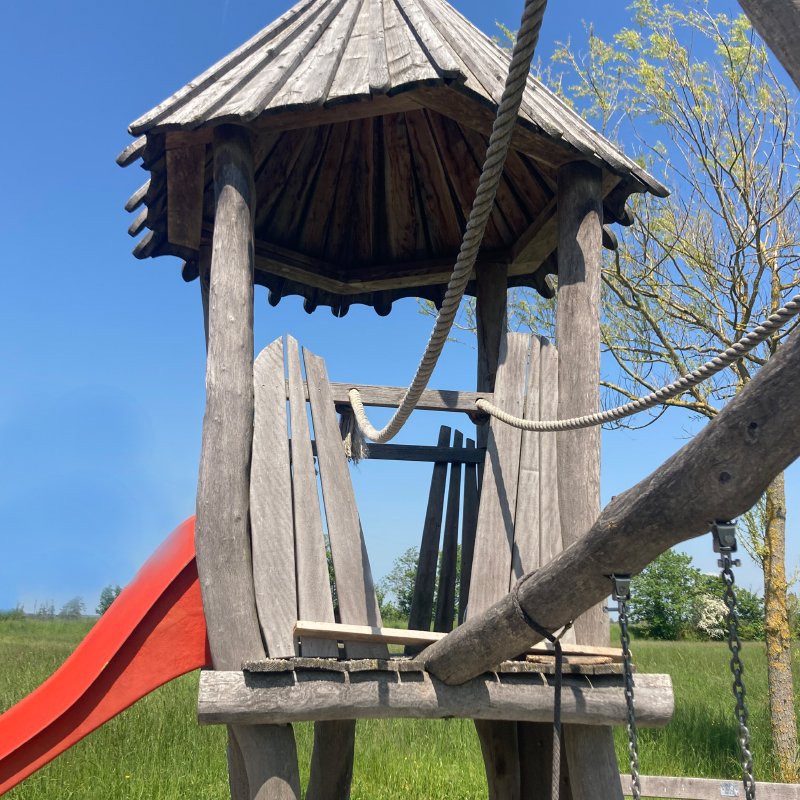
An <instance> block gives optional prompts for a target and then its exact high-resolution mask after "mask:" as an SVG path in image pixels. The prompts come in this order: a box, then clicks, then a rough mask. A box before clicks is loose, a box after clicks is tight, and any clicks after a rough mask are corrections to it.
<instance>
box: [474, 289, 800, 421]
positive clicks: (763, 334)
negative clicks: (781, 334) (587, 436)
mask: <svg viewBox="0 0 800 800" xmlns="http://www.w3.org/2000/svg"><path fill="white" fill-rule="evenodd" d="M798 313H800V294H798V295H795V296H794V297H793V298H792V299H791V300H790V301H789V302H788V303H787V304H786V305H785V306H783V307H782V308H779V309H778V310H777V311H776V312H775V313H774V314H772V316H770V317H769V318H768V319H766V320H765V321H764V322H762V323H761V324H760V325H759V326H758V327H756V328H754V329H753V330H752V331H750V333H748V334H747V336H745V337H744V338H742V339H740V340H739V341H738V342H736V344H733V345H731V346H730V347H729V348H728V349H727V350H723V351H722V352H721V353H720V354H719V355H717V356H715V357H714V358H712V359H711V360H710V361H706V363H705V364H703V366H702V367H698V368H697V369H696V370H694V371H693V372H690V373H689V374H688V375H684V376H683V377H682V378H679V379H678V380H677V381H673V382H672V383H670V384H668V385H667V386H662V387H661V388H660V389H657V390H656V391H655V392H652V393H651V394H648V395H647V396H646V397H639V398H637V399H636V400H633V401H631V402H630V403H626V404H625V405H624V406H619V407H618V408H612V409H609V410H608V411H600V412H598V413H597V414H588V415H587V416H585V417H574V418H573V419H562V420H548V421H534V420H529V419H520V418H519V417H515V416H512V415H511V414H507V413H506V412H505V411H503V410H501V409H499V408H497V406H494V405H492V404H491V403H490V402H489V401H488V400H477V401H476V402H475V405H476V406H477V407H478V408H479V409H480V410H481V411H483V412H484V413H486V414H491V416H493V417H495V419H499V420H500V422H505V423H506V424H507V425H511V426H512V427H513V428H520V429H522V430H523V431H538V432H540V433H551V432H554V431H574V430H578V429H580V428H591V427H593V426H594V425H603V424H604V423H606V422H614V421H616V420H618V419H623V418H624V417H630V416H631V415H633V414H638V413H639V412H640V411H645V410H647V409H648V408H652V407H653V406H657V405H661V404H662V403H665V402H666V401H667V400H669V399H670V398H672V397H679V396H680V395H682V394H684V393H685V392H686V390H687V389H690V388H691V387H692V386H697V384H698V383H702V382H703V381H705V380H708V379H709V378H710V377H712V376H713V375H716V374H717V373H718V372H721V371H722V370H723V369H725V368H726V367H729V366H730V365H731V364H733V363H734V362H735V361H738V360H739V359H740V358H741V357H742V356H743V355H744V354H745V353H748V352H749V351H750V350H752V349H753V348H754V347H756V346H757V345H759V344H761V342H763V341H764V340H765V339H766V338H767V337H768V336H770V334H772V333H773V332H774V331H776V330H778V329H779V328H782V327H783V326H784V325H785V324H786V323H787V322H788V321H789V320H790V319H791V318H792V317H794V316H796V315H797V314H798Z"/></svg>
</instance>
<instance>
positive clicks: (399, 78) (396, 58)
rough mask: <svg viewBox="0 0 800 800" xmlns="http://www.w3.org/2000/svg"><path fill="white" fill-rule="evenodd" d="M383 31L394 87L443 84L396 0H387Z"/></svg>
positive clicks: (390, 76)
mask: <svg viewBox="0 0 800 800" xmlns="http://www.w3.org/2000/svg"><path fill="white" fill-rule="evenodd" d="M383 32H384V43H385V46H386V64H387V66H388V68H389V84H390V87H391V88H394V87H396V86H402V85H408V84H411V85H412V86H413V85H421V84H424V83H441V78H440V77H439V74H438V73H437V72H436V70H435V69H434V67H433V65H432V64H431V62H430V60H429V59H428V56H427V54H426V53H425V51H424V50H423V49H422V48H421V47H420V45H419V42H418V41H417V40H416V38H415V37H414V34H413V33H412V32H411V31H410V30H409V29H408V26H407V25H406V22H405V20H404V19H403V17H402V16H401V14H400V12H399V11H398V9H397V6H396V5H395V3H394V0H383Z"/></svg>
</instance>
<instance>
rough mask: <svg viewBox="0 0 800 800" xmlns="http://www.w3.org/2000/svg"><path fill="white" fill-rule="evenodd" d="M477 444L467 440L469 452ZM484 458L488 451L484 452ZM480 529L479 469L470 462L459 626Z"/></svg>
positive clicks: (466, 468) (467, 466) (466, 475)
mask: <svg viewBox="0 0 800 800" xmlns="http://www.w3.org/2000/svg"><path fill="white" fill-rule="evenodd" d="M474 448H475V442H474V441H473V440H472V439H467V452H471V451H472V450H473V449H474ZM483 453H484V456H485V454H486V451H485V450H484V451H483ZM477 527H478V467H477V466H476V465H473V464H470V463H469V462H467V463H465V465H464V521H463V522H462V523H461V582H460V584H459V593H458V595H459V596H458V624H459V625H460V624H461V623H462V622H463V621H464V619H465V618H466V613H467V602H468V600H469V584H470V579H471V577H472V557H473V554H474V552H475V531H476V530H477Z"/></svg>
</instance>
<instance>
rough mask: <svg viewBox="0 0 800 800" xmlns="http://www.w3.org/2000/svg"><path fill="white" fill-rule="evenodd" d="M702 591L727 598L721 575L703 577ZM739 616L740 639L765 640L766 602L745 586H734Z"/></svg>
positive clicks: (719, 597)
mask: <svg viewBox="0 0 800 800" xmlns="http://www.w3.org/2000/svg"><path fill="white" fill-rule="evenodd" d="M700 591H701V592H703V593H705V594H708V595H711V596H712V597H715V598H717V599H719V600H723V599H724V597H725V584H724V583H723V581H722V578H721V577H720V576H719V575H703V576H702V579H701V583H700ZM734 592H735V594H736V611H737V613H738V615H739V638H740V639H744V640H749V641H755V640H762V639H763V638H764V601H763V600H762V599H761V598H760V597H759V596H758V595H757V594H755V593H754V592H751V591H750V590H749V589H745V588H744V587H743V586H734Z"/></svg>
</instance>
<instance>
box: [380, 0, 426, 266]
mask: <svg viewBox="0 0 800 800" xmlns="http://www.w3.org/2000/svg"><path fill="white" fill-rule="evenodd" d="M392 4H393V0H385V2H384V6H385V7H387V8H388V7H389V6H391V5H392ZM383 144H384V200H385V206H386V220H385V222H386V237H387V241H386V246H387V252H388V255H389V260H390V261H410V260H412V259H414V258H415V257H424V256H426V255H428V253H426V252H425V249H424V248H425V241H424V239H425V237H424V232H423V230H422V224H421V221H420V218H419V214H418V205H417V198H416V196H415V191H414V175H413V169H412V164H411V150H410V148H409V143H408V131H407V130H406V122H405V115H404V114H387V115H386V116H385V117H384V118H383Z"/></svg>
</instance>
